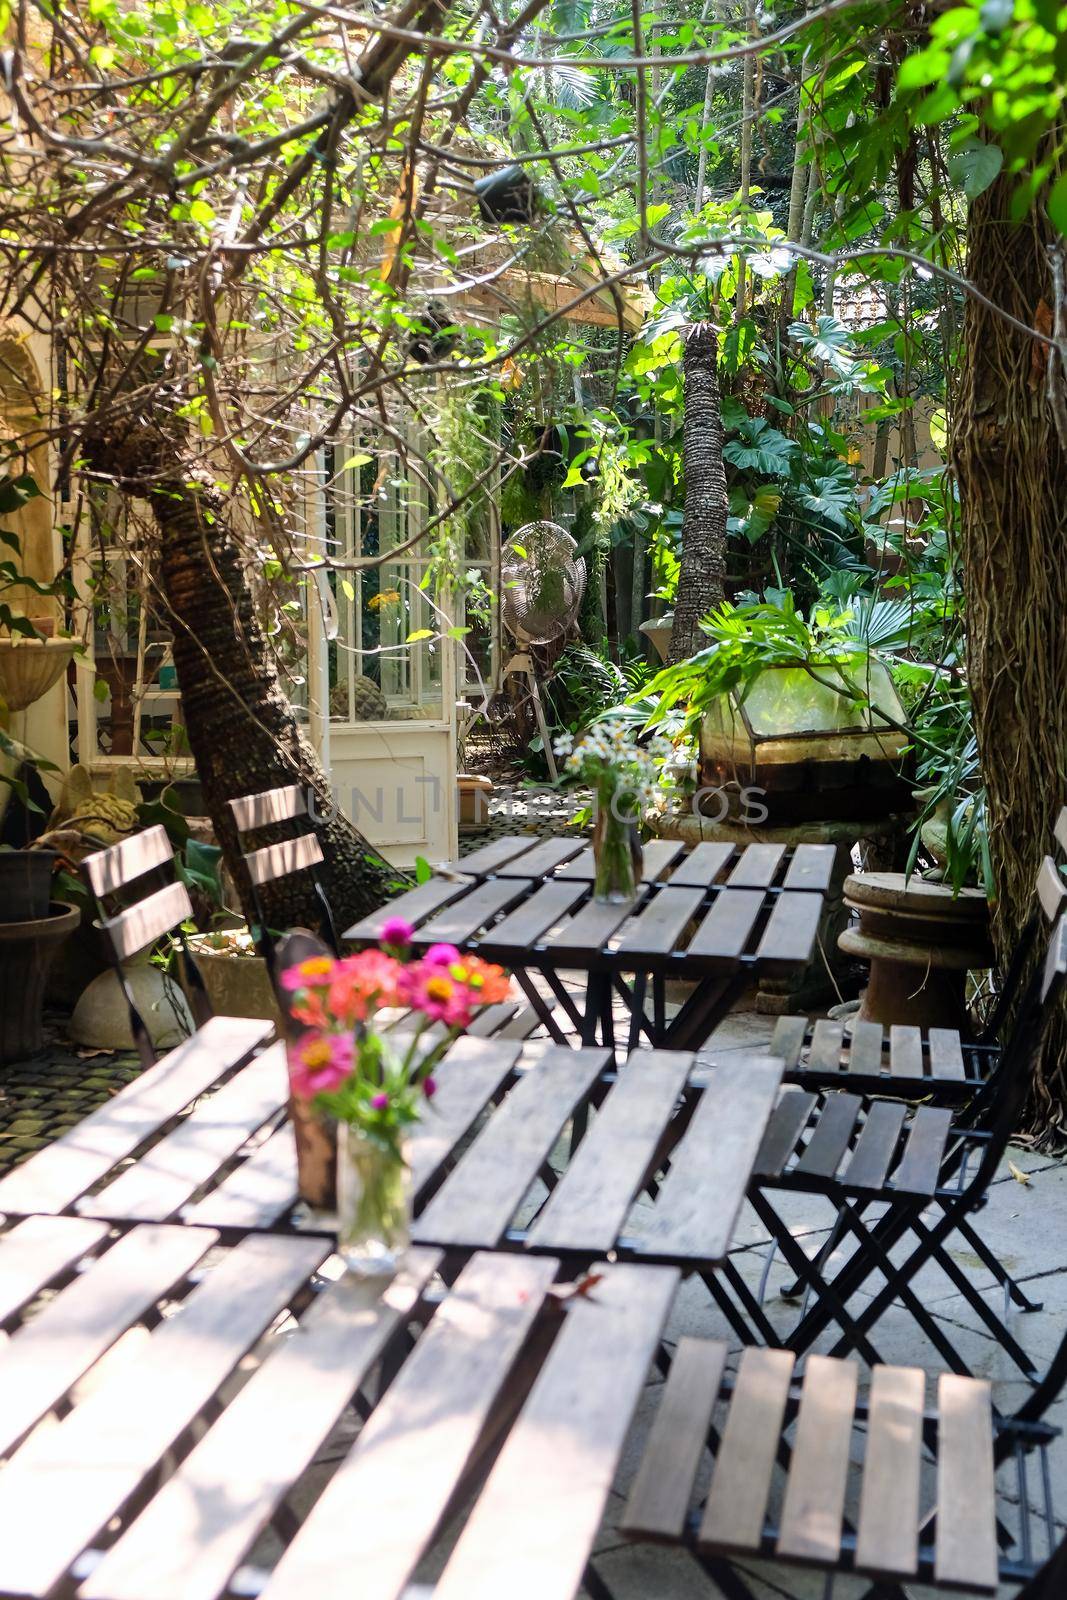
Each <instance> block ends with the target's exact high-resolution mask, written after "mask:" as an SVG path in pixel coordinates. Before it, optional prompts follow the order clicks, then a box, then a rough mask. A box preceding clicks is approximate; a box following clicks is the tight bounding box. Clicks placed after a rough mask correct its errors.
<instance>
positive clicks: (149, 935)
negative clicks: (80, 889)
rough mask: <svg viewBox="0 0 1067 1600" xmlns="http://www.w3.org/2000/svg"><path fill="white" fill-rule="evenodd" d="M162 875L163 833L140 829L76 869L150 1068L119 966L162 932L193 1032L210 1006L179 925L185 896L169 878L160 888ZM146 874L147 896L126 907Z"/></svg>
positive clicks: (169, 867) (167, 856)
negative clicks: (180, 972)
mask: <svg viewBox="0 0 1067 1600" xmlns="http://www.w3.org/2000/svg"><path fill="white" fill-rule="evenodd" d="M168 871H169V872H170V873H171V874H173V873H174V872H175V871H176V868H175V863H174V851H173V850H172V849H171V843H170V840H169V838H168V837H167V830H166V829H165V828H164V827H161V826H157V827H154V828H146V829H145V830H144V831H143V832H142V833H135V834H133V835H131V837H130V838H128V839H122V840H120V842H119V843H118V844H113V845H108V846H107V848H106V849H103V850H97V851H96V852H95V853H94V854H93V855H91V856H87V857H86V858H85V860H84V861H83V862H82V864H81V872H82V877H83V878H84V879H85V882H86V884H87V886H88V889H89V892H90V894H91V895H92V897H93V904H94V906H95V908H96V914H97V921H98V924H99V926H100V928H101V930H102V931H103V933H104V936H105V937H106V939H107V942H108V948H109V949H110V951H111V959H112V962H113V964H114V967H115V971H116V973H117V974H118V979H119V982H120V983H121V985H122V990H123V993H124V994H125V996H126V1004H127V1006H128V1008H129V1013H130V1029H131V1031H132V1033H133V1038H134V1043H135V1044H136V1046H137V1051H138V1054H139V1055H140V1057H141V1060H142V1062H143V1063H144V1065H145V1066H151V1065H152V1063H153V1062H154V1061H155V1059H156V1050H155V1046H154V1045H153V1044H152V1039H151V1035H150V1034H149V1031H148V1028H147V1027H146V1025H145V1021H144V1018H143V1017H142V1016H141V1013H140V1011H139V1010H138V1007H137V1003H136V1001H135V999H134V996H133V990H132V988H131V987H130V982H129V978H128V976H127V973H126V969H125V966H124V963H125V962H127V961H129V960H130V958H131V957H132V956H135V955H138V954H139V953H140V952H141V951H142V950H147V949H148V948H149V947H150V946H151V945H154V944H155V943H156V942H157V940H159V939H161V938H162V937H163V935H164V934H166V933H170V934H174V935H176V936H177V939H178V941H179V943H180V944H181V946H182V955H183V958H184V962H185V968H186V974H187V980H188V987H189V1000H190V1003H191V1005H192V1010H193V1018H194V1020H195V1022H196V1025H197V1027H200V1026H201V1025H202V1024H203V1023H204V1022H206V1021H207V1020H208V1018H209V1017H210V1016H211V1003H210V1001H209V1000H208V997H207V991H206V989H205V988H204V984H203V979H202V978H201V976H200V972H199V969H198V968H197V965H196V962H195V961H194V960H193V958H192V955H191V953H190V951H189V948H188V945H187V943H186V939H185V933H184V929H183V926H182V925H183V923H185V922H186V921H188V920H189V919H190V918H191V917H192V915H193V907H192V902H191V901H190V899H189V891H188V890H187V889H186V887H185V884H184V883H182V882H181V880H180V879H179V878H177V877H174V876H172V877H171V881H170V882H166V883H163V884H162V885H160V884H159V883H158V879H160V878H162V877H163V876H164V875H165V874H166V873H167V872H168ZM150 873H151V874H154V875H155V878H156V880H157V884H156V887H151V886H148V885H141V887H142V889H144V888H146V887H147V888H148V892H147V893H142V895H141V897H140V898H139V899H136V900H133V901H131V902H130V903H128V904H125V903H123V902H124V901H126V900H127V898H128V897H127V896H126V894H125V893H124V891H126V890H128V889H129V887H130V885H131V884H140V883H141V880H142V879H144V878H146V877H148V875H149V874H150Z"/></svg>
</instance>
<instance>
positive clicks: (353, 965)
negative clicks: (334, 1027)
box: [328, 950, 404, 1027]
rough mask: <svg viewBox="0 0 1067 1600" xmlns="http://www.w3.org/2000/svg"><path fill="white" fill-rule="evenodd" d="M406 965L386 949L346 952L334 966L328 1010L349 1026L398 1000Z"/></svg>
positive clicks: (336, 1018) (335, 1017) (336, 1019)
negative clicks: (354, 953)
mask: <svg viewBox="0 0 1067 1600" xmlns="http://www.w3.org/2000/svg"><path fill="white" fill-rule="evenodd" d="M403 971H404V968H403V967H402V966H401V965H400V962H399V961H397V959H396V958H395V956H388V955H386V954H385V953H384V951H382V950H363V951H362V952H361V953H360V954H359V955H358V956H346V957H345V959H344V960H343V961H338V962H337V963H336V965H335V967H334V971H333V976H332V978H331V981H330V992H329V998H328V1010H329V1013H330V1015H331V1016H332V1017H333V1018H334V1019H335V1021H337V1022H339V1023H341V1024H342V1025H343V1026H345V1027H351V1026H352V1025H353V1024H354V1023H356V1022H365V1021H366V1020H367V1018H368V1017H369V1016H371V1015H373V1013H374V1012H375V1011H378V1010H380V1009H381V1008H382V1007H383V1006H393V1005H396V1002H397V982H398V979H399V977H400V974H401V973H402V972H403Z"/></svg>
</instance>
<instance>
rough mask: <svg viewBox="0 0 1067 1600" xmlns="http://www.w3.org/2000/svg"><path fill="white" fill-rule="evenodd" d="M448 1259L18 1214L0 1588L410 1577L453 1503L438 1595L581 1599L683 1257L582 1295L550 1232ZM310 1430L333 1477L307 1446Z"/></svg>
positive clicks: (607, 1279) (376, 1587)
mask: <svg viewBox="0 0 1067 1600" xmlns="http://www.w3.org/2000/svg"><path fill="white" fill-rule="evenodd" d="M440 1264H441V1256H440V1253H439V1252H437V1251H435V1250H432V1249H415V1250H414V1251H412V1252H411V1254H410V1257H409V1259H408V1261H407V1263H406V1266H405V1268H404V1270H403V1271H402V1272H401V1273H400V1274H399V1275H398V1276H397V1277H396V1278H395V1279H394V1280H393V1281H392V1282H391V1283H389V1284H388V1285H387V1286H384V1287H383V1285H382V1283H381V1281H379V1282H377V1283H372V1282H363V1281H360V1280H357V1279H355V1278H353V1277H351V1276H348V1275H344V1274H341V1275H339V1273H340V1263H339V1262H338V1261H337V1259H336V1258H335V1257H333V1258H331V1244H330V1242H329V1241H328V1240H326V1239H324V1238H322V1237H316V1238H295V1237H291V1236H289V1237H283V1236H280V1235H276V1234H254V1235H250V1236H248V1237H246V1238H244V1239H242V1240H239V1241H238V1242H236V1243H233V1244H224V1243H222V1242H220V1239H219V1235H218V1234H217V1233H216V1232H215V1231H214V1230H213V1229H211V1228H206V1227H177V1226H173V1225H153V1224H142V1225H139V1226H136V1227H134V1228H132V1229H130V1230H128V1231H127V1232H125V1233H122V1234H117V1233H116V1232H115V1231H114V1230H112V1229H110V1228H109V1227H108V1225H107V1224H106V1223H104V1222H98V1221H91V1220H89V1219H86V1218H77V1217H33V1218H29V1219H27V1220H26V1221H23V1222H20V1223H18V1224H17V1225H16V1226H15V1227H14V1228H12V1229H11V1230H10V1231H9V1232H7V1233H6V1234H4V1235H3V1236H2V1237H0V1325H2V1326H3V1327H4V1328H5V1329H7V1330H9V1331H10V1333H11V1337H10V1338H9V1339H8V1340H7V1341H6V1342H5V1343H4V1345H3V1347H2V1349H0V1453H2V1454H8V1455H9V1459H8V1460H7V1462H6V1464H5V1466H4V1468H3V1471H2V1472H0V1526H2V1527H3V1529H4V1536H3V1539H2V1540H0V1594H4V1595H8V1596H13V1595H18V1596H34V1597H39V1596H40V1597H43V1596H45V1595H49V1594H51V1593H52V1592H53V1590H54V1589H55V1587H56V1585H62V1587H63V1592H64V1593H70V1594H72V1595H73V1594H76V1595H77V1596H78V1600H216V1597H218V1596H220V1595H222V1594H224V1593H225V1592H227V1590H228V1589H229V1586H230V1583H231V1580H232V1579H233V1578H234V1575H235V1574H236V1573H237V1572H238V1570H239V1569H241V1576H240V1579H239V1580H238V1583H239V1592H241V1593H244V1594H257V1593H258V1594H262V1595H264V1596H265V1597H267V1600H305V1597H306V1596H308V1595H314V1596H316V1597H321V1600H331V1597H334V1596H336V1597H338V1600H341V1597H342V1596H344V1597H347V1596H349V1595H350V1594H352V1593H353V1592H358V1594H359V1596H360V1600H399V1597H400V1596H401V1595H402V1593H403V1592H404V1590H405V1588H406V1586H407V1584H408V1582H409V1579H410V1578H411V1576H412V1574H413V1572H414V1570H415V1568H416V1566H417V1565H418V1563H419V1562H420V1560H421V1558H422V1557H423V1555H424V1554H425V1553H426V1552H427V1551H428V1550H430V1549H432V1547H433V1545H434V1539H435V1535H436V1533H437V1530H438V1527H439V1526H440V1525H441V1523H442V1521H443V1520H444V1517H445V1513H446V1510H447V1509H448V1508H449V1507H450V1506H453V1507H454V1506H455V1505H461V1506H465V1507H466V1515H465V1522H464V1526H463V1529H462V1532H461V1533H460V1536H459V1539H458V1543H456V1544H455V1545H454V1548H452V1549H451V1552H450V1553H449V1554H447V1557H446V1559H445V1562H444V1567H443V1571H442V1572H441V1576H440V1577H439V1578H438V1579H437V1581H436V1584H435V1585H434V1588H433V1593H434V1596H435V1597H436V1600H497V1597H498V1596H499V1595H500V1594H501V1593H503V1592H507V1593H509V1594H517V1595H518V1596H520V1597H522V1600H534V1597H536V1600H570V1597H571V1596H573V1595H574V1593H575V1592H576V1591H577V1589H578V1586H579V1583H580V1581H581V1578H582V1573H583V1570H584V1568H585V1565H586V1563H587V1561H588V1558H589V1555H590V1552H591V1550H592V1546H593V1542H594V1540H595V1538H596V1535H597V1532H598V1530H599V1527H600V1523H601V1519H602V1516H603V1512H604V1509H605V1506H606V1503H607V1499H608V1494H609V1490H610V1487H611V1483H612V1480H613V1478H614V1476H615V1473H616V1470H617V1467H618V1464H619V1459H620V1456H621V1453H622V1449H623V1444H624V1441H625V1439H626V1435H627V1432H628V1429H629V1425H630V1422H631V1419H632V1417H633V1414H634V1411H635V1408H636V1406H637V1402H638V1399H639V1397H640V1394H641V1390H642V1387H643V1385H644V1383H645V1380H646V1377H647V1374H648V1370H649V1366H650V1363H651V1361H652V1358H653V1356H654V1354H655V1352H656V1349H657V1347H658V1344H659V1341H660V1338H661V1335H662V1332H663V1328H664V1324H665V1322H666V1318H667V1315H668V1311H669V1309H670V1305H671V1302H672V1298H673V1295H674V1292H675V1288H676V1286H677V1283H678V1278H679V1273H678V1271H677V1270H676V1269H674V1268H670V1267H656V1266H651V1267H647V1266H634V1265H629V1264H611V1265H608V1264H604V1265H602V1266H601V1268H600V1269H599V1273H600V1275H599V1277H598V1279H597V1281H596V1282H595V1283H591V1284H590V1285H589V1286H588V1288H587V1292H580V1293H575V1292H574V1291H573V1290H570V1291H568V1289H567V1288H565V1287H563V1286H559V1287H557V1288H554V1287H553V1285H554V1282H555V1280H556V1278H557V1274H558V1270H559V1262H558V1261H557V1260H556V1259H555V1258H553V1257H552V1256H548V1255H546V1256H536V1257H534V1256H514V1255H512V1256H501V1255H485V1254H476V1255H474V1256H472V1257H471V1258H470V1259H469V1260H468V1261H467V1263H466V1264H465V1265H464V1266H463V1268H462V1270H461V1271H460V1273H459V1275H458V1277H457V1278H456V1279H455V1281H454V1283H452V1286H451V1288H447V1287H446V1286H445V1282H444V1281H443V1279H442V1278H441V1277H440V1276H436V1275H435V1274H436V1270H437V1268H438V1267H439V1265H440ZM283 1319H284V1320H283ZM279 1325H280V1326H279ZM101 1358H104V1359H103V1360H102V1359H101ZM383 1359H384V1362H385V1365H386V1367H387V1370H388V1371H389V1373H390V1374H391V1382H390V1383H389V1385H388V1387H387V1388H386V1389H385V1392H384V1396H381V1397H380V1398H378V1403H377V1405H376V1406H374V1407H373V1408H372V1406H371V1399H372V1396H380V1392H381V1391H380V1385H379V1384H378V1382H377V1380H376V1376H375V1375H376V1372H377V1371H378V1369H379V1367H380V1364H381V1363H382V1361H383ZM238 1371H240V1372H241V1375H242V1377H243V1379H244V1382H243V1384H238V1383H235V1381H234V1377H235V1374H236V1373H237V1372H238ZM86 1374H91V1376H90V1377H89V1378H88V1380H87V1381H83V1380H85V1375H86ZM368 1380H372V1381H371V1382H370V1383H369V1382H368ZM353 1401H354V1403H355V1407H356V1411H357V1412H358V1414H360V1415H362V1416H366V1417H367V1420H366V1421H365V1422H364V1423H363V1425H362V1427H361V1428H360V1429H359V1432H358V1435H357V1437H356V1439H355V1443H354V1444H353V1443H352V1442H351V1439H352V1427H351V1416H352V1413H350V1414H349V1416H348V1417H346V1415H345V1414H346V1412H347V1411H348V1408H349V1406H350V1404H351V1403H352V1402H353ZM368 1412H369V1416H368V1415H367V1414H368ZM42 1420H44V1421H45V1425H44V1426H40V1427H39V1426H37V1424H38V1423H39V1422H41V1421H42ZM339 1423H341V1424H342V1425H343V1426H342V1428H341V1430H340V1431H339V1430H338V1424H339ZM498 1445H499V1446H500V1449H499V1453H498V1454H497V1455H496V1458H495V1460H494V1461H493V1463H492V1466H491V1470H489V1472H488V1476H487V1477H484V1481H483V1475H484V1469H485V1466H486V1464H487V1460H488V1459H490V1457H489V1454H488V1453H489V1451H491V1450H493V1449H495V1448H496V1447H497V1446H498ZM324 1446H328V1447H327V1448H325V1449H324ZM319 1456H321V1458H322V1459H324V1460H326V1461H331V1460H335V1459H336V1458H337V1457H338V1456H340V1458H341V1459H340V1464H339V1466H337V1468H336V1470H335V1471H333V1472H332V1475H331V1474H330V1473H329V1470H328V1469H326V1470H322V1469H320V1470H319V1471H312V1472H310V1473H309V1472H308V1471H307V1469H308V1468H309V1466H310V1465H311V1464H312V1463H313V1461H314V1460H315V1458H316V1457H319ZM164 1462H166V1464H167V1465H166V1469H165V1470H164V1471H162V1472H160V1471H159V1470H158V1469H159V1468H160V1467H161V1465H162V1464H163V1463H164ZM298 1482H299V1484H300V1495H299V1505H300V1513H301V1517H302V1518H303V1520H300V1518H298V1517H296V1516H294V1515H293V1514H292V1513H291V1512H290V1510H289V1507H288V1505H287V1503H286V1502H287V1498H288V1496H289V1494H290V1491H291V1489H292V1488H293V1486H294V1485H295V1484H297V1483H298ZM472 1496H473V1504H471V1503H470V1502H471V1497H472ZM309 1505H310V1509H308V1507H309ZM305 1513H306V1515H305ZM268 1523H269V1524H270V1525H271V1527H272V1531H273V1533H274V1534H277V1536H278V1537H277V1538H276V1539H272V1540H271V1541H270V1542H269V1544H268V1543H265V1542H261V1543H259V1544H257V1540H259V1536H260V1534H261V1533H262V1532H263V1531H264V1530H265V1529H266V1528H267V1526H268ZM546 1530H550V1533H551V1537H546ZM279 1544H280V1546H281V1548H280V1553H279V1550H278V1546H279ZM353 1585H355V1591H354V1590H353Z"/></svg>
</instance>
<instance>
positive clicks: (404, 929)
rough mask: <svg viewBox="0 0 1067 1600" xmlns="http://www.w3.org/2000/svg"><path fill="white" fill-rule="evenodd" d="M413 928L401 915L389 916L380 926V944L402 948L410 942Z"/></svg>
mask: <svg viewBox="0 0 1067 1600" xmlns="http://www.w3.org/2000/svg"><path fill="white" fill-rule="evenodd" d="M414 931H415V930H414V928H413V927H412V926H411V923H410V922H405V921H404V918H403V917H390V918H389V920H388V922H386V924H385V926H384V927H383V928H382V944H385V945H391V946H393V947H397V948H403V947H404V946H405V945H409V944H410V943H411V935H412V934H413V933H414Z"/></svg>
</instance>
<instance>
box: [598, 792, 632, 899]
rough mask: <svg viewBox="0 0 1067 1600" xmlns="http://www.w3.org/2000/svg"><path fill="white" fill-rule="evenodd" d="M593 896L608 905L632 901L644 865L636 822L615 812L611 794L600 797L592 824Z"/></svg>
mask: <svg viewBox="0 0 1067 1600" xmlns="http://www.w3.org/2000/svg"><path fill="white" fill-rule="evenodd" d="M593 857H594V861H595V867H596V871H595V876H594V878H593V899H594V900H599V901H602V902H605V903H607V904H609V905H619V904H621V903H622V902H623V901H625V900H632V899H633V898H634V897H635V895H636V894H637V886H638V884H639V883H640V882H641V871H642V868H643V866H644V852H643V851H642V849H641V838H640V835H639V834H638V831H637V823H636V822H632V821H629V820H628V819H626V818H625V817H618V816H616V815H615V809H614V806H613V804H612V797H611V796H608V797H607V799H604V798H601V800H600V803H599V805H598V806H597V814H596V822H595V823H594V825H593Z"/></svg>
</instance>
